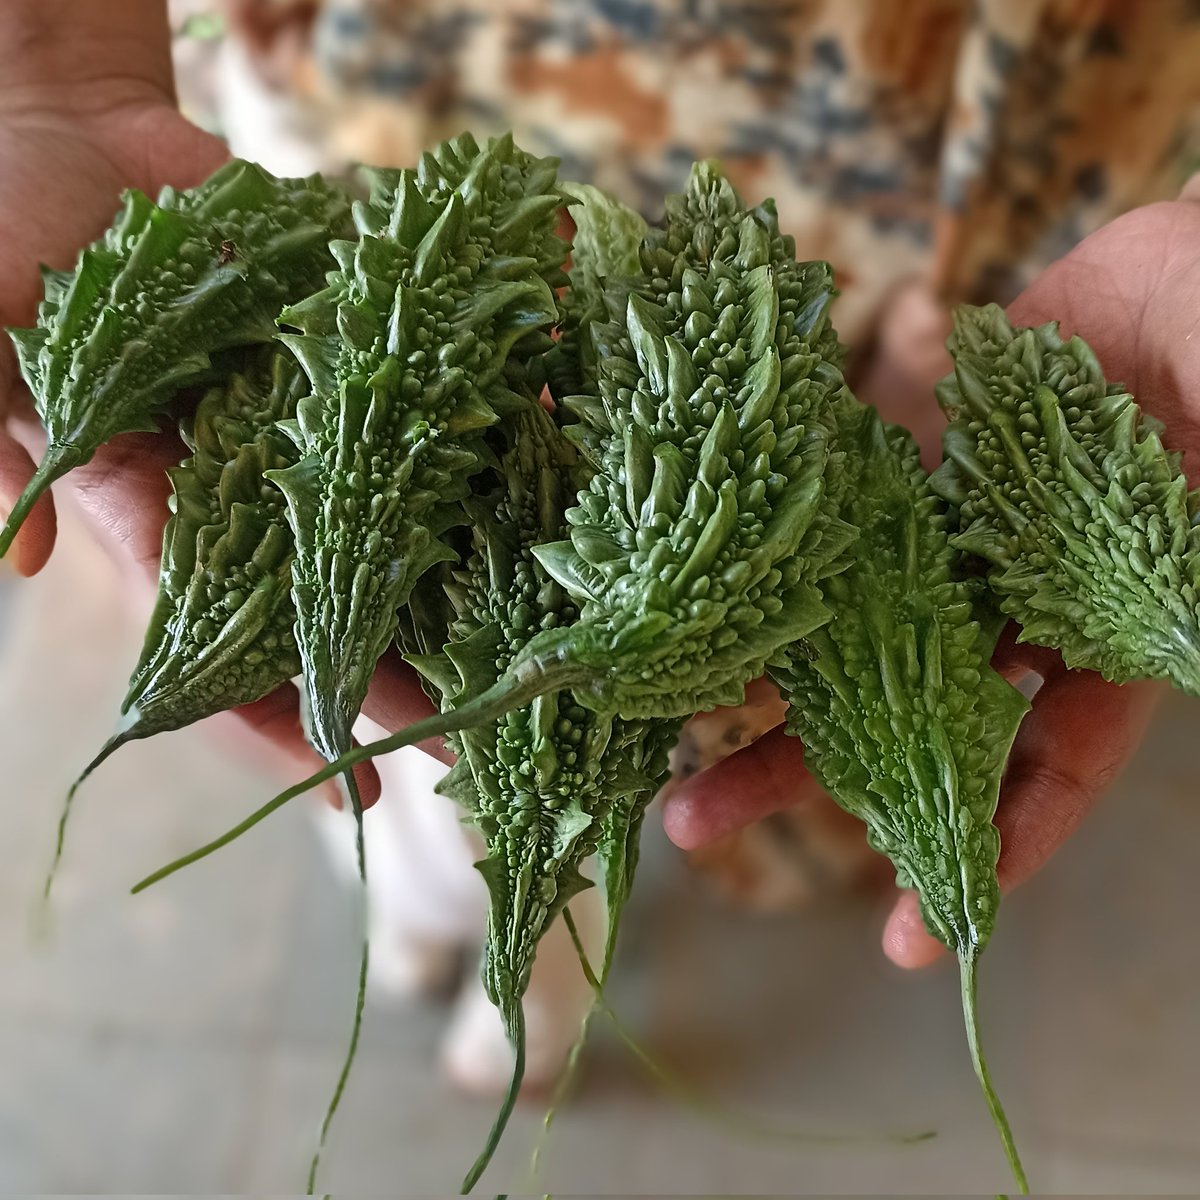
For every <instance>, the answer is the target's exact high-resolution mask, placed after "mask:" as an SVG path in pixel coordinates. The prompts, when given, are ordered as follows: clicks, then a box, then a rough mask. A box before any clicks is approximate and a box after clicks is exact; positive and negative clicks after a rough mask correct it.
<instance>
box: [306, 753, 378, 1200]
mask: <svg viewBox="0 0 1200 1200" xmlns="http://www.w3.org/2000/svg"><path fill="white" fill-rule="evenodd" d="M346 790H347V791H348V792H349V794H350V804H351V807H352V808H353V810H354V823H355V830H356V832H355V847H356V851H357V855H358V877H359V880H360V882H361V884H362V909H363V934H362V953H361V955H360V956H359V960H358V991H357V994H356V995H355V998H354V1024H353V1026H352V1028H351V1033H350V1045H349V1047H348V1048H347V1050H346V1059H345V1062H343V1063H342V1071H341V1074H340V1075H339V1076H338V1081H337V1086H336V1087H335V1088H334V1091H333V1096H332V1097H331V1099H330V1101H329V1107H328V1109H326V1111H325V1119H324V1120H323V1121H322V1122H321V1132H320V1133H319V1134H318V1136H317V1148H316V1149H315V1150H314V1151H313V1156H312V1162H311V1163H310V1164H309V1168H308V1192H307V1194H308V1195H310V1196H311V1195H313V1194H314V1189H315V1188H316V1183H317V1170H318V1168H319V1167H320V1164H321V1153H322V1151H323V1150H324V1149H325V1141H326V1138H327V1137H328V1135H329V1127H330V1125H332V1124H333V1118H334V1114H335V1113H336V1112H337V1110H338V1105H340V1104H341V1102H342V1093H343V1092H344V1091H345V1090H346V1081H347V1080H348V1079H349V1078H350V1069H351V1067H352V1066H353V1065H354V1056H355V1054H356V1053H357V1051H358V1038H359V1034H361V1033H362V1022H363V1008H364V1007H365V1004H366V998H367V974H368V971H369V969H370V961H371V941H370V938H369V936H368V931H367V918H366V913H367V849H366V840H365V837H364V830H363V807H362V797H361V796H360V795H359V791H358V781H357V780H356V779H355V778H354V772H353V771H347V772H346Z"/></svg>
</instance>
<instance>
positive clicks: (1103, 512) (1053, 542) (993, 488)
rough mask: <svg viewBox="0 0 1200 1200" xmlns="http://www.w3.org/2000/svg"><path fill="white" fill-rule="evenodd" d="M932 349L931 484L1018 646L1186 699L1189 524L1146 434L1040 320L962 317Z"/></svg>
mask: <svg viewBox="0 0 1200 1200" xmlns="http://www.w3.org/2000/svg"><path fill="white" fill-rule="evenodd" d="M948 345H949V348H950V351H951V353H952V354H953V356H954V360H955V366H954V374H953V375H951V376H950V377H948V378H947V379H946V380H944V381H943V382H942V383H941V384H940V385H939V388H938V399H939V401H940V402H941V404H942V406H943V408H944V409H945V410H946V412H947V415H948V416H949V417H950V418H951V424H950V426H949V427H948V428H947V430H946V433H945V448H946V461H945V462H944V463H943V464H942V466H941V468H939V470H938V471H936V472H935V473H934V475H933V477H932V483H933V486H934V488H935V489H936V490H937V491H938V492H939V493H940V494H941V495H942V496H944V497H945V498H946V499H947V500H948V501H950V503H951V504H952V505H953V507H954V509H955V510H956V513H957V519H958V528H959V532H958V533H957V535H956V536H955V538H954V545H955V546H957V547H958V548H959V549H961V550H963V551H964V552H966V553H969V554H973V555H977V556H979V557H980V558H982V559H984V560H985V561H986V562H987V564H988V576H987V577H988V583H989V584H990V586H991V588H992V589H993V591H994V592H995V594H996V596H997V597H998V599H999V603H1000V607H1001V608H1002V609H1003V611H1004V612H1005V613H1007V614H1008V615H1009V616H1011V617H1013V618H1015V620H1016V621H1017V622H1018V623H1019V624H1020V625H1021V640H1022V641H1027V642H1034V643H1037V644H1038V645H1043V646H1052V647H1054V648H1055V649H1057V650H1059V651H1061V652H1062V656H1063V659H1064V661H1065V662H1066V663H1067V665H1068V666H1071V667H1085V668H1088V669H1090V670H1094V671H1099V672H1100V673H1101V674H1102V675H1103V676H1104V677H1105V678H1106V679H1111V680H1114V681H1116V682H1119V683H1124V682H1127V681H1128V680H1131V679H1141V678H1152V679H1169V680H1170V681H1171V682H1172V683H1173V684H1174V685H1175V686H1176V687H1178V688H1181V689H1182V690H1183V691H1185V692H1190V693H1192V694H1193V695H1197V694H1200V528H1198V527H1196V526H1194V525H1193V524H1192V514H1193V512H1194V511H1195V508H1196V503H1195V501H1194V500H1191V499H1189V496H1188V491H1187V483H1186V481H1185V479H1184V478H1183V475H1182V474H1181V472H1180V466H1179V463H1180V459H1179V455H1177V454H1174V453H1171V452H1168V451H1166V450H1164V449H1163V445H1162V442H1161V440H1160V435H1161V433H1162V426H1161V425H1160V424H1159V422H1157V421H1156V420H1154V419H1153V418H1152V417H1150V416H1148V415H1147V414H1145V413H1143V412H1141V410H1140V409H1139V408H1138V406H1137V404H1136V403H1135V402H1134V400H1133V398H1132V397H1131V396H1130V395H1129V393H1128V392H1127V391H1126V390H1125V389H1124V387H1122V386H1121V385H1119V384H1108V383H1106V381H1105V378H1104V374H1103V372H1102V371H1101V368H1100V364H1099V363H1098V362H1097V361H1096V357H1095V355H1094V354H1093V353H1092V351H1091V350H1090V349H1089V348H1088V346H1087V345H1086V343H1084V342H1083V341H1082V340H1081V339H1080V338H1078V337H1073V338H1071V339H1070V340H1068V341H1063V339H1062V338H1061V337H1060V336H1059V334H1058V328H1057V325H1055V324H1047V325H1042V326H1039V327H1038V328H1036V329H1014V328H1013V327H1012V325H1010V324H1009V322H1008V319H1007V318H1006V317H1005V315H1004V313H1003V311H1002V310H1001V309H1000V308H998V307H997V306H995V305H989V306H987V307H985V308H966V307H964V308H960V309H959V310H958V311H957V312H956V314H955V322H954V332H953V334H952V336H951V338H950V341H949V343H948Z"/></svg>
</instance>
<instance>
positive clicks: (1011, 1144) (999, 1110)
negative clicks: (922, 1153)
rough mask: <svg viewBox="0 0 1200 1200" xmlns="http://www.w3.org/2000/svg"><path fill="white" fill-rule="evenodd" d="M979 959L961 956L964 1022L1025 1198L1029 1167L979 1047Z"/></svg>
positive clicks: (985, 1092) (982, 1083)
mask: <svg viewBox="0 0 1200 1200" xmlns="http://www.w3.org/2000/svg"><path fill="white" fill-rule="evenodd" d="M976 959H977V956H976V954H975V953H973V952H968V953H965V954H960V955H959V956H958V967H959V979H960V982H961V986H962V1010H963V1022H964V1024H965V1025H966V1027H967V1045H968V1046H969V1047H970V1049H971V1062H972V1064H973V1065H974V1067H975V1075H976V1078H978V1080H979V1085H980V1087H982V1088H983V1095H984V1098H985V1099H986V1100H987V1105H988V1109H989V1111H990V1112H991V1114H992V1122H993V1123H994V1124H995V1126H996V1129H997V1131H998V1132H999V1134H1000V1140H1001V1142H1002V1143H1003V1144H1004V1153H1005V1156H1006V1157H1007V1158H1008V1165H1009V1167H1010V1168H1011V1169H1012V1174H1013V1179H1015V1180H1016V1183H1017V1187H1018V1188H1019V1189H1020V1192H1021V1195H1022V1196H1028V1195H1029V1182H1028V1180H1027V1179H1026V1178H1025V1168H1024V1167H1023V1166H1022V1165H1021V1156H1020V1155H1019V1154H1018V1153H1017V1145H1016V1142H1015V1141H1013V1135H1012V1130H1011V1129H1010V1128H1009V1125H1008V1117H1006V1116H1005V1115H1004V1107H1003V1106H1002V1105H1001V1103H1000V1097H999V1096H998V1095H997V1094H996V1089H995V1088H994V1087H993V1086H992V1076H991V1073H990V1072H989V1071H988V1066H987V1060H986V1059H985V1058H984V1056H983V1050H982V1048H981V1047H980V1044H979V1017H978V1014H977V1013H976V1007H975V998H976V992H977V988H976V983H975V964H976Z"/></svg>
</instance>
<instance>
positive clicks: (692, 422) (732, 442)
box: [526, 165, 850, 718]
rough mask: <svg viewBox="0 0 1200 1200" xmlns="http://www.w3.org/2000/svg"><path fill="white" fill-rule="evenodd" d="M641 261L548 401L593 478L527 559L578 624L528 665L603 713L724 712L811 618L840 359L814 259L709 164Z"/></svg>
mask: <svg viewBox="0 0 1200 1200" xmlns="http://www.w3.org/2000/svg"><path fill="white" fill-rule="evenodd" d="M641 257H642V264H643V268H644V277H643V278H642V279H640V280H636V281H631V282H630V284H629V285H628V286H627V287H626V288H625V289H624V291H626V292H627V293H628V299H627V301H626V302H625V303H624V307H623V308H622V309H621V310H620V311H619V312H615V313H614V312H611V311H610V316H612V317H613V318H614V319H613V320H612V321H611V322H610V323H609V324H607V325H603V326H599V327H593V329H592V336H593V338H594V339H595V342H596V346H597V354H598V362H599V365H600V375H599V387H598V392H597V393H596V394H590V395H586V394H585V395H577V396H569V397H566V398H565V399H564V401H563V403H564V405H565V407H566V408H567V409H568V410H569V411H570V413H571V414H572V415H573V416H574V417H575V418H576V420H577V423H576V424H573V425H569V426H568V427H567V433H568V435H569V436H570V437H571V438H572V440H573V441H574V442H575V443H576V444H577V445H578V446H579V447H580V449H581V451H582V453H583V455H584V457H585V459H586V461H587V463H588V466H589V467H590V468H591V469H592V471H593V472H594V474H593V477H592V480H591V483H590V485H589V487H588V489H587V490H586V491H584V492H582V493H581V494H580V497H579V501H578V504H577V505H576V506H575V507H574V508H572V509H570V510H569V511H568V513H567V520H568V522H569V524H570V539H569V540H565V541H562V542H558V543H554V544H551V545H547V546H542V547H539V548H538V550H537V555H538V558H539V560H540V561H541V562H542V564H543V565H544V566H545V567H546V569H547V570H548V571H549V572H550V573H551V575H553V577H554V578H555V579H557V580H558V581H559V582H560V583H562V584H563V586H564V587H565V588H566V589H567V590H568V592H569V593H570V594H571V596H572V597H573V599H575V601H576V603H578V604H579V605H580V608H581V620H580V622H579V623H578V624H577V625H575V626H574V627H572V628H571V629H570V630H568V631H565V632H561V633H556V634H546V635H544V636H543V637H542V638H541V639H538V640H537V641H535V642H534V643H531V645H530V647H529V648H528V650H527V651H526V656H527V658H528V660H529V661H530V662H535V663H536V662H554V661H564V660H565V661H569V662H574V663H577V664H580V665H582V666H583V667H584V668H586V669H588V670H590V671H592V672H593V673H594V675H595V679H596V682H595V685H594V687H592V688H591V689H588V690H582V689H581V690H579V691H578V692H577V694H578V696H579V698H580V700H581V702H582V703H584V704H587V705H589V706H595V707H596V708H598V709H599V710H601V711H609V712H616V713H619V714H620V715H621V716H624V717H629V718H632V717H638V716H651V717H670V716H679V717H683V716H687V715H690V714H691V713H693V712H696V711H702V710H705V709H709V708H712V707H714V706H715V705H718V704H737V703H740V701H741V699H742V695H743V692H744V688H745V685H746V684H747V683H748V682H749V681H750V680H752V679H754V678H756V677H758V676H759V675H761V673H762V671H763V667H764V664H765V662H766V661H767V660H768V659H769V658H771V657H772V656H773V655H774V654H775V653H776V652H777V651H778V650H779V649H780V647H781V646H784V645H787V644H789V643H791V642H793V641H795V640H796V639H797V638H799V637H802V636H803V635H804V634H806V633H808V632H809V631H810V630H812V629H813V628H815V627H816V626H818V625H820V624H821V623H822V622H823V621H824V620H826V619H827V616H828V614H827V613H826V611H825V609H824V607H823V605H822V604H821V601H820V596H819V594H818V592H817V590H816V588H815V586H814V583H815V580H816V578H818V577H819V576H820V575H821V574H822V572H823V571H824V570H825V569H832V568H831V567H830V566H829V564H831V563H833V562H834V560H836V559H837V558H838V555H839V554H840V552H841V550H843V549H844V547H845V545H846V543H847V542H848V540H849V536H850V534H849V531H848V530H845V529H842V528H840V527H839V526H837V525H836V523H832V524H831V523H828V522H825V523H822V524H819V525H817V524H814V520H815V518H816V517H817V516H818V513H819V509H820V501H821V496H822V492H823V487H824V482H823V477H824V471H825V467H826V463H827V459H828V454H829V444H830V425H829V419H828V412H827V409H828V400H829V397H830V395H832V394H833V392H834V391H836V389H837V388H838V387H840V386H841V373H840V371H839V369H838V366H837V362H838V361H839V359H840V348H839V347H838V346H837V341H836V337H835V336H834V335H833V333H832V330H831V329H830V327H829V323H828V317H827V312H828V307H829V304H830V302H831V301H832V299H833V295H834V291H833V286H832V280H831V276H830V272H829V268H828V267H827V266H826V265H825V264H823V263H805V264H798V263H796V262H795V259H794V257H793V255H792V246H791V243H790V241H789V240H788V239H783V238H781V237H779V236H778V231H777V227H776V226H775V224H774V222H773V216H772V214H771V213H770V211H769V210H766V209H760V210H755V211H754V212H747V211H746V210H744V209H743V208H742V207H741V205H740V202H739V201H738V199H737V196H736V194H735V193H734V192H733V189H732V188H731V187H730V186H729V184H728V182H727V181H726V180H725V179H724V178H723V177H721V176H720V175H719V173H717V172H716V171H715V170H714V169H712V168H710V167H708V166H704V165H701V166H698V167H697V168H696V169H695V171H694V172H693V176H692V180H691V183H690V186H689V190H688V192H687V193H686V195H685V196H683V197H676V198H674V199H673V200H672V202H671V203H670V205H669V207H668V225H667V228H666V230H665V231H656V232H654V233H652V234H651V235H650V237H649V238H648V240H647V244H646V246H645V247H644V249H643V252H642V256H641ZM610 291H614V290H613V289H610ZM614 294H617V295H620V294H621V291H620V290H615V292H614Z"/></svg>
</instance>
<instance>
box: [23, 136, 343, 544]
mask: <svg viewBox="0 0 1200 1200" xmlns="http://www.w3.org/2000/svg"><path fill="white" fill-rule="evenodd" d="M349 216H350V202H349V200H348V198H347V197H346V196H345V194H344V193H343V192H342V191H341V190H339V189H338V188H335V187H332V186H330V185H329V184H326V183H325V182H324V181H323V180H322V179H321V178H320V177H319V176H312V177H311V178H308V179H276V178H275V177H274V176H272V175H269V174H268V173H267V172H266V171H264V170H263V169H262V168H261V167H258V166H255V165H253V164H252V163H247V162H242V161H240V160H235V161H233V162H231V163H229V164H227V165H226V166H224V167H222V168H221V169H220V170H219V171H217V172H216V174H215V175H213V176H212V177H211V178H210V179H209V180H207V182H205V183H204V184H202V185H201V186H200V187H198V188H195V189H193V190H190V191H180V192H177V191H174V190H173V189H171V188H167V189H165V190H164V191H163V193H162V194H161V195H160V196H159V200H158V203H157V204H155V203H154V202H153V201H151V200H150V199H149V198H148V197H146V196H145V195H143V194H142V193H141V192H136V191H132V192H129V193H127V195H126V197H125V203H124V208H123V209H122V211H121V212H120V213H119V214H118V218H117V220H116V222H115V223H114V224H113V226H112V228H110V229H109V230H108V232H107V233H106V234H105V235H104V237H103V238H102V239H101V240H100V241H98V242H96V243H94V244H93V245H92V246H90V247H89V248H88V249H86V250H84V251H83V253H82V255H81V256H80V258H79V263H78V266H77V267H76V269H75V270H74V271H73V272H72V271H46V272H45V280H46V296H45V300H44V301H43V302H42V305H41V307H40V309H39V311H38V322H37V325H36V326H35V327H34V328H32V329H13V330H10V331H9V333H10V336H11V337H12V340H13V342H14V344H15V346H16V349H17V358H18V361H19V363H20V367H21V374H22V376H23V377H24V379H25V382H26V383H27V384H28V385H29V390H30V391H31V392H32V393H33V399H34V405H35V407H36V409H37V412H38V416H39V417H41V419H42V424H43V425H44V426H45V429H46V433H47V435H48V442H47V447H46V452H45V455H44V457H43V459H42V462H41V465H40V466H39V467H38V470H37V473H36V474H35V475H34V477H33V479H32V480H31V481H30V483H29V485H28V487H26V489H25V491H24V492H23V493H22V495H21V497H20V499H19V500H18V501H17V504H16V506H15V507H14V508H13V511H12V513H11V514H10V516H9V518H8V522H7V524H6V525H5V526H4V528H3V530H2V531H0V555H3V554H5V553H6V552H7V551H8V548H9V546H10V545H11V544H12V541H13V538H15V537H16V535H17V531H18V529H20V527H21V523H22V522H23V521H24V519H25V517H26V516H28V514H29V511H30V510H31V509H32V507H33V505H34V503H35V502H36V501H37V499H38V497H39V496H40V495H41V494H42V493H43V492H44V491H45V490H46V489H47V488H48V487H49V486H50V485H51V484H52V483H53V482H54V481H55V480H56V479H59V478H61V477H62V476H63V475H65V474H66V473H67V472H68V471H70V470H72V469H73V468H75V467H77V466H80V465H81V464H83V463H86V462H87V461H88V460H89V459H90V458H91V457H92V455H93V454H94V453H95V452H96V450H97V449H98V448H99V447H100V446H102V445H103V444H104V443H105V442H107V441H109V440H110V439H111V438H114V437H116V436H117V435H118V434H122V433H131V432H134V431H137V430H149V431H153V430H154V429H155V428H156V425H155V423H154V420H153V418H154V416H155V415H156V414H157V413H159V412H160V411H161V410H162V409H163V408H164V407H165V406H166V405H167V404H168V403H169V402H170V401H171V399H172V398H173V396H174V395H175V393H176V391H177V390H178V389H179V388H181V387H184V386H186V385H189V384H192V383H195V382H197V381H198V380H201V379H202V378H204V376H205V375H206V373H207V372H208V371H209V368H210V365H211V356H212V355H214V354H217V353H218V352H220V351H224V350H229V349H231V348H234V347H238V346H248V345H254V344H256V343H264V342H269V341H271V340H272V339H273V337H274V336H275V334H276V332H277V328H276V325H275V321H276V318H277V317H278V316H279V310H280V308H281V307H282V306H283V305H284V304H286V303H294V302H295V301H297V300H300V299H303V298H304V297H305V296H307V295H309V294H310V293H312V292H313V291H314V290H315V289H316V288H318V287H320V286H321V285H322V283H323V282H324V278H325V273H326V271H327V270H328V269H329V268H330V267H331V266H332V265H333V260H332V259H331V258H330V256H329V251H328V243H329V240H330V239H331V238H333V237H336V236H340V235H341V234H343V233H345V232H346V231H347V229H348V224H349ZM235 246H236V254H231V253H229V252H228V251H227V247H228V248H229V250H230V251H232V250H233V248H234V247H235Z"/></svg>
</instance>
